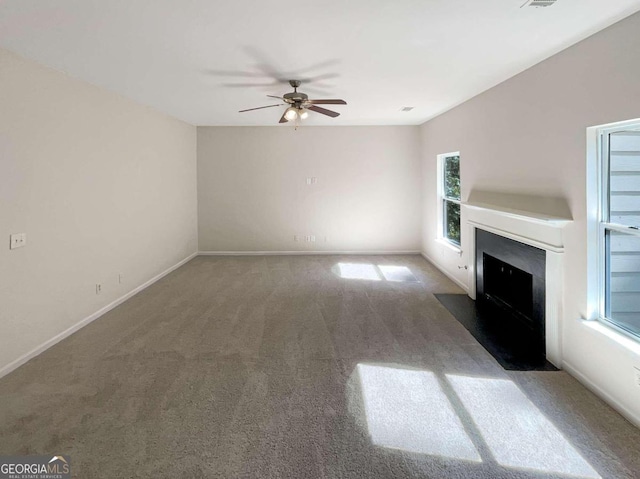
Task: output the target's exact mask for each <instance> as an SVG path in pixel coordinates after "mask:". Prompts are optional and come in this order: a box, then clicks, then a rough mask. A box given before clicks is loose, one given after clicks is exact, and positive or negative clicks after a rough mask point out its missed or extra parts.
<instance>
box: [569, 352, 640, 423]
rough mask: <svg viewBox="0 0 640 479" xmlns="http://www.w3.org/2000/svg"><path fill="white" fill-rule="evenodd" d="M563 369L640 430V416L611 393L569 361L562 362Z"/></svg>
mask: <svg viewBox="0 0 640 479" xmlns="http://www.w3.org/2000/svg"><path fill="white" fill-rule="evenodd" d="M562 368H563V369H564V370H565V371H567V372H568V373H569V374H571V376H573V377H574V378H576V379H577V380H578V381H579V382H580V383H581V384H582V385H583V386H585V387H586V388H587V389H589V390H590V391H591V392H593V393H594V394H595V395H596V396H598V397H599V398H600V399H602V400H603V401H604V402H606V403H607V404H609V405H610V406H611V407H612V408H613V409H615V410H616V411H618V412H619V413H620V414H621V415H622V416H624V418H625V419H626V420H627V421H629V422H630V423H631V424H633V425H635V426H636V427H638V428H640V416H638V415H637V414H635V413H633V412H632V411H629V409H627V408H626V407H625V406H623V405H622V404H620V402H619V401H618V400H617V399H615V398H614V397H612V396H611V395H610V394H609V393H607V392H606V391H604V390H603V389H601V388H600V386H597V385H596V384H595V383H594V382H593V381H591V379H589V378H588V377H587V376H586V375H585V374H583V373H582V372H580V370H579V369H578V368H576V367H575V366H574V365H572V364H571V363H569V362H567V361H563V362H562Z"/></svg>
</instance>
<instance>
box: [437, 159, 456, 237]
mask: <svg viewBox="0 0 640 479" xmlns="http://www.w3.org/2000/svg"><path fill="white" fill-rule="evenodd" d="M438 196H439V203H440V204H439V209H440V212H439V215H438V216H439V221H440V228H439V231H440V232H439V237H440V238H442V239H444V240H447V241H448V242H450V243H452V244H453V245H455V246H456V247H460V153H447V154H445V155H438Z"/></svg>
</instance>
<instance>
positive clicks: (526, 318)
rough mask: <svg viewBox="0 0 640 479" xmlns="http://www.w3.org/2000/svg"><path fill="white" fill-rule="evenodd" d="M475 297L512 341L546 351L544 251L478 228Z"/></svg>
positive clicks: (486, 314)
mask: <svg viewBox="0 0 640 479" xmlns="http://www.w3.org/2000/svg"><path fill="white" fill-rule="evenodd" d="M475 249H476V251H475V258H476V265H475V272H476V300H477V302H478V308H480V309H481V311H483V315H484V316H488V317H491V318H494V319H493V320H494V321H496V322H497V323H499V324H500V325H502V326H503V327H504V328H505V331H509V334H511V335H512V336H513V341H517V342H518V343H519V344H522V347H524V348H527V349H530V350H531V351H536V352H539V353H540V354H542V355H544V354H545V263H546V252H545V250H542V249H539V248H536V247H534V246H530V245H527V244H524V243H520V242H518V241H515V240H512V239H509V238H506V237H504V236H499V235H497V234H493V233H490V232H488V231H484V230H482V229H477V230H476V248H475Z"/></svg>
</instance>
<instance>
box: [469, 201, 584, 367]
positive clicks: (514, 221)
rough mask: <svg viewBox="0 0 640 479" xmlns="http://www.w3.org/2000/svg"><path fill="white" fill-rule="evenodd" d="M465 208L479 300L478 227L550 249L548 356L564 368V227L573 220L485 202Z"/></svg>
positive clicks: (472, 279)
mask: <svg viewBox="0 0 640 479" xmlns="http://www.w3.org/2000/svg"><path fill="white" fill-rule="evenodd" d="M463 208H464V213H465V214H464V217H465V218H466V224H467V230H468V231H467V233H468V236H467V238H468V239H467V241H468V243H467V244H468V245H469V248H468V252H469V254H468V264H469V270H468V272H469V277H468V281H469V296H470V297H471V298H472V299H476V267H475V266H476V248H475V245H476V228H480V229H482V230H485V231H488V232H490V233H494V234H497V235H500V236H504V237H506V238H510V239H512V240H515V241H519V242H521V243H524V244H528V245H530V246H534V247H536V248H540V249H543V250H545V251H546V265H545V268H546V269H545V271H546V272H545V276H546V277H545V298H546V299H545V342H546V356H547V359H548V360H549V361H550V362H551V363H552V364H554V365H555V366H557V367H559V368H560V367H562V336H561V333H562V311H563V304H564V295H563V278H564V234H563V227H564V226H566V225H567V224H568V223H570V222H571V221H572V219H571V218H566V217H558V216H552V215H545V214H541V213H537V212H530V211H524V210H517V209H510V208H506V207H503V206H495V205H489V204H484V203H463Z"/></svg>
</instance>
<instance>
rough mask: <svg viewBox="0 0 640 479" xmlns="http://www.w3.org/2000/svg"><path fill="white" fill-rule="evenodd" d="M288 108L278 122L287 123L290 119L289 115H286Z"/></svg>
mask: <svg viewBox="0 0 640 479" xmlns="http://www.w3.org/2000/svg"><path fill="white" fill-rule="evenodd" d="M287 110H288V109H287ZM287 110H285V111H284V113H283V114H282V116H281V117H280V121H279V122H278V123H287V122H288V121H289V120H287V117H286V116H285V115H286V114H287Z"/></svg>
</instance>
